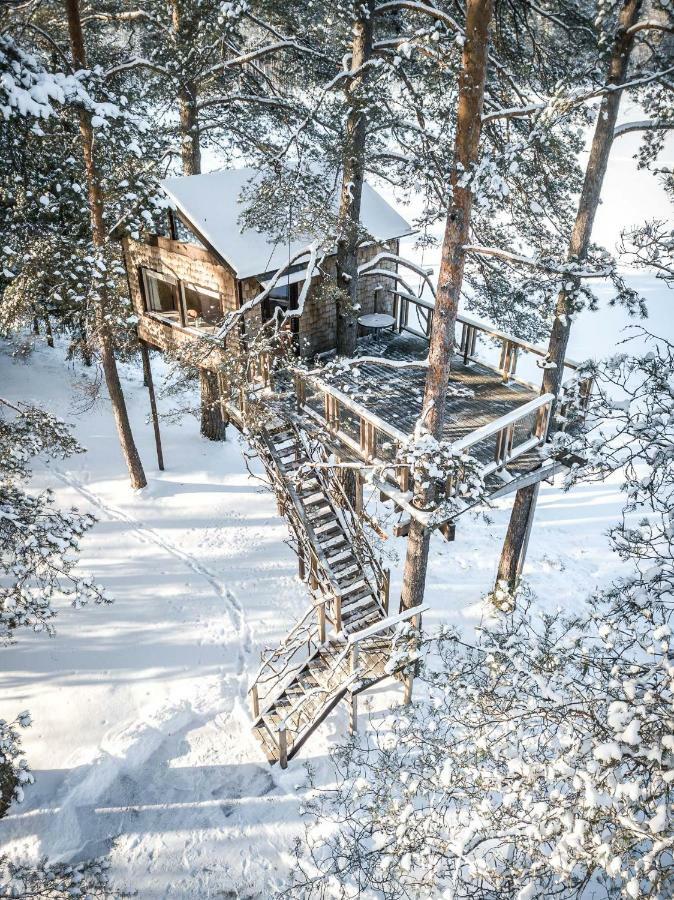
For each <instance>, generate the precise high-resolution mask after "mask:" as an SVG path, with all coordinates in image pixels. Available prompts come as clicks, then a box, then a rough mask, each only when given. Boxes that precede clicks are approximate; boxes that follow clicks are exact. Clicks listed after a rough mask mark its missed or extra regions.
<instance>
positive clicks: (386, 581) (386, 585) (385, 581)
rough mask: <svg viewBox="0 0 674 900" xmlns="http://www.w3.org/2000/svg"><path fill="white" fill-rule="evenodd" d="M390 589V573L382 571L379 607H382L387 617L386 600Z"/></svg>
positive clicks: (387, 570) (385, 570)
mask: <svg viewBox="0 0 674 900" xmlns="http://www.w3.org/2000/svg"><path fill="white" fill-rule="evenodd" d="M390 588H391V572H390V570H389V569H384V570H383V573H382V583H381V605H382V606H383V607H384V613H385V615H387V616H388V600H389V592H390Z"/></svg>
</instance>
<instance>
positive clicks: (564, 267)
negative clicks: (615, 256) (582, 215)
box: [463, 244, 613, 278]
mask: <svg viewBox="0 0 674 900" xmlns="http://www.w3.org/2000/svg"><path fill="white" fill-rule="evenodd" d="M463 249H464V251H465V252H466V253H473V254H475V255H476V256H494V257H496V258H497V259H502V260H504V261H505V262H509V263H513V264H514V265H519V266H528V267H530V268H532V269H540V270H541V271H542V272H549V273H550V274H551V275H561V276H562V277H564V276H568V277H573V278H606V277H608V276H609V275H610V274H611V273H612V272H613V267H612V266H606V267H604V268H602V269H582V268H580V267H579V265H578V263H573V262H569V263H561V264H555V263H552V262H548V261H547V260H543V259H538V258H536V257H534V256H523V255H522V254H520V253H510V252H509V251H508V250H501V249H500V248H498V247H481V246H479V245H475V244H465V245H464V247H463Z"/></svg>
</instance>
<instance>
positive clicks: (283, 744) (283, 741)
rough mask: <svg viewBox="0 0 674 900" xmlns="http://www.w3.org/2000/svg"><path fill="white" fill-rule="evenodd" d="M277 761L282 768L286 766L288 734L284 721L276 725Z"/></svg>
mask: <svg viewBox="0 0 674 900" xmlns="http://www.w3.org/2000/svg"><path fill="white" fill-rule="evenodd" d="M278 754H279V755H278V761H279V764H280V766H281V768H282V769H287V768H288V734H287V732H286V725H285V722H281V724H280V725H279V727H278Z"/></svg>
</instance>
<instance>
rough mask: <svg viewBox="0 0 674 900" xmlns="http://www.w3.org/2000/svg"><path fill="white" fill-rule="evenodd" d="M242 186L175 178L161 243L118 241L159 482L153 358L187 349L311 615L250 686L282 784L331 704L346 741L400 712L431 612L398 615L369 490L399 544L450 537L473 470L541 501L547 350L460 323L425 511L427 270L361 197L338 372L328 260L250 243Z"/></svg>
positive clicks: (488, 482) (484, 480) (430, 306)
mask: <svg viewBox="0 0 674 900" xmlns="http://www.w3.org/2000/svg"><path fill="white" fill-rule="evenodd" d="M252 177H254V173H253V172H252V171H250V170H240V171H228V172H219V173H214V174H212V175H197V176H190V177H186V178H171V179H168V180H167V181H166V182H164V185H163V188H164V190H165V192H166V194H167V195H168V197H169V198H170V200H171V202H172V210H171V213H170V216H169V227H168V234H167V235H153V236H151V237H149V238H148V239H147V240H146V241H144V242H139V241H133V240H131V239H129V238H128V237H125V238H124V239H123V249H124V258H125V263H126V268H127V273H128V278H129V287H130V292H131V297H132V300H133V304H134V308H135V311H136V314H137V317H138V334H139V337H140V339H141V347H142V348H143V355H144V364H145V375H146V380H147V383H148V388H149V390H150V401H151V408H152V413H153V421H154V427H155V436H156V439H157V450H158V456H159V465H160V467H162V461H161V440H160V435H159V422H158V417H157V413H156V405H155V400H154V392H153V388H152V377H151V372H150V368H149V355H148V353H147V347H148V346H151V347H155V348H157V349H159V350H162V351H165V352H172V351H176V352H179V351H180V350H181V349H183V348H188V347H189V348H191V350H192V356H191V361H192V363H193V364H195V365H197V366H198V367H200V369H201V371H202V375H203V377H204V378H207V377H208V378H210V379H212V380H213V379H214V380H215V385H216V392H215V395H214V396H215V404H216V405H218V406H219V407H220V410H221V413H222V416H223V417H224V418H226V419H227V421H230V422H232V423H233V424H234V425H235V426H237V427H238V428H240V429H242V430H243V428H244V427H246V429H247V436H248V439H249V440H250V442H251V444H252V445H253V446H254V447H255V449H256V451H257V453H258V455H259V457H260V460H261V461H262V464H263V465H264V467H265V469H266V472H267V475H268V477H269V481H270V483H271V485H272V487H273V489H274V491H275V493H276V497H277V501H278V506H279V510H280V512H281V513H282V514H283V515H284V516H285V518H286V521H287V523H288V526H289V530H290V535H291V541H292V544H293V546H294V549H295V551H296V553H297V556H298V560H299V573H300V577H301V579H302V581H304V582H305V583H306V586H307V590H308V593H309V595H310V600H311V602H310V606H309V608H308V610H307V612H306V614H305V615H304V616H303V617H302V618H301V619H300V620H299V621H298V622H297V623H296V624H295V625H293V626H292V627H291V628H290V630H289V631H288V633H287V635H286V637H285V638H284V639H283V640H282V641H281V643H280V644H279V645H278V646H277V647H274V648H270V649H269V650H267V651H265V652H264V653H263V655H262V663H261V665H260V668H259V670H258V672H257V673H256V675H255V676H254V678H253V680H252V683H251V686H250V700H251V707H252V715H253V729H254V732H255V734H256V736H257V738H258V739H259V742H260V745H261V747H262V749H263V751H264V753H265V754H266V756H267V758H268V759H269V761H270V762H271V763H274V762H280V764H281V766H286V765H287V763H288V760H289V759H290V758H291V757H292V756H293V755H294V754H295V753H296V752H297V751H298V750H299V749H300V747H302V745H303V744H304V743H305V741H306V740H307V739H308V738H309V737H310V735H311V734H312V733H313V731H314V730H315V729H316V727H317V726H318V725H319V724H320V723H321V722H322V721H323V719H324V718H325V717H326V716H327V715H328V714H329V713H330V712H331V710H332V709H333V708H334V707H335V706H336V705H337V704H338V703H340V702H341V701H344V702H345V703H346V704H347V707H348V709H349V717H350V728H351V730H352V731H354V730H355V729H356V727H357V697H358V695H359V694H360V693H361V692H362V691H364V690H366V689H368V688H370V687H372V686H374V685H376V684H378V683H379V682H380V681H382V680H384V679H386V678H391V677H393V678H397V679H398V680H400V681H402V682H403V684H404V686H405V695H404V696H405V699H406V700H407V701H408V700H409V699H410V697H411V692H412V680H413V677H414V670H415V666H414V664H413V661H414V659H415V652H416V649H415V648H416V647H417V645H418V635H419V632H420V628H421V613H422V611H423V608H420V607H413V608H412V609H407V610H403V611H401V612H400V613H397V614H396V613H395V612H393V614H391V613H390V611H389V572H388V571H387V570H385V569H384V568H383V567H382V563H381V560H380V559H379V558H378V556H377V554H376V552H375V550H374V547H373V546H372V542H371V540H370V538H369V537H368V534H367V532H366V531H365V530H364V529H363V523H364V522H365V521H370V520H367V517H366V515H365V511H364V508H363V495H362V490H363V484H364V482H365V481H368V482H369V483H370V484H371V485H373V486H374V487H375V489H377V490H378V491H379V493H380V496H381V498H382V500H384V501H387V502H392V503H393V504H394V508H395V509H396V510H398V512H399V521H398V525H397V528H396V533H397V534H405V532H406V529H408V528H409V524H410V521H411V519H412V518H416V519H417V520H418V521H420V522H421V523H422V524H423V525H424V526H425V527H427V528H429V529H436V528H437V529H440V531H441V532H442V534H443V535H444V536H445V537H446V538H447V539H452V537H453V533H454V522H455V520H456V518H457V516H458V515H459V514H460V513H461V512H463V511H464V510H465V509H467V508H469V507H470V506H471V505H472V504H474V503H476V502H482V501H483V500H484V493H483V492H481V493H480V497H479V498H475V497H472V498H471V497H469V496H468V497H467V496H466V491H465V485H466V482H467V481H468V480H469V479H468V478H467V477H466V473H465V472H463V471H462V470H461V466H462V465H464V460H469V462H470V466H471V470H470V471H472V472H473V473H475V471H477V472H478V474H479V476H480V478H479V481H480V483H481V484H482V485H484V486H485V487H486V493H487V495H488V496H489V497H490V498H494V497H499V496H501V495H503V494H504V493H508V492H510V491H514V490H516V489H517V488H519V487H524V486H525V485H528V484H536V483H537V482H539V481H540V480H542V479H543V478H547V477H549V476H551V475H552V474H553V473H554V472H555V470H556V469H557V468H558V467H559V466H560V463H559V462H557V461H552V460H550V459H548V458H547V455H546V454H545V452H544V451H545V447H544V445H545V443H546V437H547V430H548V420H549V417H550V414H551V404H552V400H553V397H552V396H551V395H550V394H541V393H540V381H541V374H542V366H544V365H545V351H544V350H542V349H540V348H538V347H536V346H534V345H532V344H529V343H527V342H525V341H522V340H520V339H518V338H517V337H515V336H514V335H510V334H507V333H505V332H502V331H499V330H497V329H494V328H492V327H490V326H488V325H486V324H484V323H482V322H480V321H478V320H477V319H474V318H472V317H470V316H466V315H459V317H458V322H457V342H456V347H455V353H454V357H453V359H452V366H451V376H450V381H449V385H448V390H447V398H446V410H445V413H446V414H445V424H444V434H443V439H444V440H443V443H442V447H443V448H444V451H443V452H447V453H448V455H449V457H451V459H452V460H458V467H454V469H453V470H452V474H451V475H448V474H446V472H445V470H444V469H443V470H442V477H441V478H439V477H438V475H437V473H434V474H433V475H432V477H433V478H434V479H435V480H436V491H435V496H436V501H435V504H434V505H433V506H432V507H431V508H424V509H422V508H419V506H418V504H417V503H415V499H414V496H413V493H412V486H413V485H412V481H413V479H412V474H411V468H410V466H411V464H412V462H411V458H410V452H411V450H412V451H413V450H414V444H413V443H411V442H410V436H411V435H412V433H413V432H414V430H415V425H416V423H417V422H418V420H419V418H420V416H421V414H422V399H423V392H424V383H425V378H426V358H427V355H428V346H429V338H430V334H431V329H432V324H433V311H434V295H433V285H432V283H431V279H430V275H429V272H427V271H425V270H423V269H422V268H420V267H418V266H416V265H414V264H411V263H409V262H408V261H406V260H404V259H402V258H401V257H400V254H399V246H398V245H399V240H400V238H401V237H403V236H404V235H406V234H408V233H409V232H410V227H409V225H408V223H407V222H406V221H405V220H404V219H403V218H402V217H401V216H400V215H399V214H398V213H397V212H396V211H395V210H394V209H392V207H391V206H390V205H389V204H388V203H386V201H385V200H384V199H383V198H382V197H381V196H380V195H379V194H377V192H376V191H374V190H373V189H372V188H371V187H369V186H368V185H366V186H365V189H364V192H363V202H362V208H361V216H362V225H363V226H364V229H365V230H366V231H367V233H368V234H369V240H368V241H367V242H365V243H363V244H362V245H361V248H360V251H359V277H358V285H357V301H358V306H359V309H358V310H357V315H358V320H359V326H360V332H361V333H360V338H359V342H358V346H357V349H356V353H355V355H354V357H353V358H351V359H342V358H337V357H336V355H335V347H336V331H337V315H336V309H335V302H334V293H332V294H331V293H330V291H324V290H322V289H321V288H322V286H323V285H324V284H326V282H327V283H328V284H329V283H330V281H331V280H333V279H334V277H335V275H336V259H335V255H334V253H333V254H330V253H328V254H327V255H326V256H324V257H323V258H321V259H320V261H319V260H317V259H316V258H315V257H314V255H313V254H312V253H310V252H309V251H308V250H307V252H303V251H304V250H305V246H304V245H303V244H302V242H293V241H290V242H289V243H285V244H283V245H281V244H279V243H275V242H274V241H273V240H272V239H271V238H270V237H269V236H268V235H265V234H263V233H261V232H258V231H251V230H243V231H242V230H241V228H240V226H239V218H240V215H241V212H242V210H243V206H242V201H241V193H242V189H243V188H244V187H245V186H246V184H247V183H248V182H249V180H250V179H251V178H252ZM410 271H411V273H412V274H411V275H410ZM415 280H418V281H419V288H418V289H417V290H415V289H414V288H413V287H412V281H415ZM300 298H301V304H300ZM331 298H332V299H331ZM256 299H257V301H258V302H255V301H256ZM292 313H294V315H293V314H292ZM272 319H274V320H275V321H276V323H277V324H278V325H279V327H280V329H281V334H282V335H283V341H282V342H281V344H282V346H283V348H284V350H283V354H279V355H278V356H277V357H276V359H275V360H274V359H272V358H270V357H271V354H272V353H273V352H274V351H272V350H263V351H262V352H261V353H259V352H258V350H254V351H253V350H251V348H254V346H255V340H256V335H259V334H260V330H261V328H262V326H263V324H264V323H265V322H269V321H270V320H272ZM223 322H224V323H225V326H224V327H223ZM232 322H234V323H235V326H236V327H228V325H227V323H230V324H231V323H232ZM195 347H196V353H195V352H194V348H195ZM288 350H290V352H288ZM250 357H252V358H253V359H254V364H253V365H250V366H249V365H248V364H247V365H246V367H245V368H244V377H243V383H241V378H239V380H238V381H236V380H234V379H233V378H232V376H231V374H230V372H231V369H228V365H227V363H228V361H230V360H232V359H234V360H240V359H242V358H243V359H244V360H248V359H249V358H250ZM537 362H538V364H539V365H538V366H537V365H536V363H537ZM518 365H519V366H520V374H518ZM565 365H566V367H567V369H568V370H569V371H572V370H573V369H574V368H575V364H574V363H572V362H570V361H568V360H567V362H566V364H565ZM527 366H528V369H527ZM522 369H525V371H524V372H522ZM522 374H524V375H526V376H528V380H527V378H523V377H521V375H522ZM202 385H203V381H202ZM255 410H261V411H262V415H259V416H257V417H256V415H255ZM344 465H346V466H347V467H348V468H350V469H351V470H352V471H354V473H355V478H354V479H353V481H352V482H351V483H350V485H349V489H348V490H345V487H344V479H343V478H342V477H337V468H338V467H339V468H340V470H341V472H342V473H343V467H344ZM375 526H376V523H375Z"/></svg>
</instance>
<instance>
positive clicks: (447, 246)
mask: <svg viewBox="0 0 674 900" xmlns="http://www.w3.org/2000/svg"><path fill="white" fill-rule="evenodd" d="M493 10H494V0H468V2H467V5H466V40H465V43H464V46H463V57H462V62H461V73H460V75H459V98H458V115H457V123H456V137H455V140H454V167H453V169H452V177H451V186H452V196H451V198H450V203H449V210H448V212H447V221H446V224H445V236H444V240H443V244H442V258H441V263H440V274H439V277H438V289H437V297H436V301H435V310H434V312H433V327H432V330H431V341H430V347H429V353H428V374H427V375H426V388H425V391H424V402H423V409H424V412H425V415H426V418H425V420H424V424H425V427H426V428H427V429H428V431H429V432H430V433H431V434H433V435H434V436H435V437H436V438H441V437H442V428H443V424H444V416H445V400H446V397H447V384H448V381H449V372H450V365H451V357H452V352H453V350H454V331H455V324H456V314H457V311H458V306H459V297H460V294H461V285H462V283H463V270H464V264H465V252H464V249H463V248H464V246H465V245H466V244H468V243H469V236H470V217H471V212H472V206H473V192H472V187H471V185H470V184H467V185H466V184H464V183H463V178H462V176H464V175H465V173H469V172H471V171H472V169H473V167H474V165H475V163H476V162H477V159H478V155H479V150H480V134H481V131H482V107H483V103H484V86H485V80H486V75H487V63H488V47H489V26H490V24H491V19H492V15H493ZM414 491H415V502H416V504H417V505H419V506H422V507H423V506H427V505H428V504H429V503H430V502H431V501H432V499H433V496H432V488H430V487H426V488H425V487H423V486H422V485H418V484H415V486H414ZM429 543H430V533H429V532H428V531H427V530H426V529H425V528H424V527H423V526H422V525H421V524H420V523H419V522H417V521H416V519H412V522H411V525H410V532H409V538H408V542H407V556H406V559H405V571H404V574H403V589H402V595H401V598H400V606H401V609H409V608H410V607H412V606H418V605H419V604H420V603H421V602H422V601H423V597H424V587H425V583H426V569H427V566H428V548H429Z"/></svg>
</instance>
